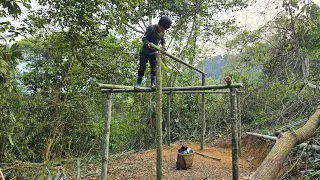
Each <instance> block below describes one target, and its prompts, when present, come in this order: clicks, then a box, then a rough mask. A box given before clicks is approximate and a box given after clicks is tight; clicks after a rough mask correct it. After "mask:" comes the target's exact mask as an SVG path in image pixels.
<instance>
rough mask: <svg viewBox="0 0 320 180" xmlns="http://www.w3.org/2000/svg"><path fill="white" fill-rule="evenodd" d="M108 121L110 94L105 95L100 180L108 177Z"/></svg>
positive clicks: (109, 115) (109, 119)
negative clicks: (105, 104)
mask: <svg viewBox="0 0 320 180" xmlns="http://www.w3.org/2000/svg"><path fill="white" fill-rule="evenodd" d="M110 121H111V94H110V93H107V106H106V117H105V121H104V139H103V153H102V169H101V180H106V179H107V177H108V174H107V172H108V156H109V137H110Z"/></svg>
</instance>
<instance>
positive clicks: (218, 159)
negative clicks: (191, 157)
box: [194, 152, 221, 161]
mask: <svg viewBox="0 0 320 180" xmlns="http://www.w3.org/2000/svg"><path fill="white" fill-rule="evenodd" d="M194 153H196V154H198V155H201V156H204V157H208V158H211V159H214V160H217V161H220V160H221V159H220V158H216V157H213V156H209V155H206V154H202V153H199V152H194Z"/></svg>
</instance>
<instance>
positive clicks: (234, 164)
mask: <svg viewBox="0 0 320 180" xmlns="http://www.w3.org/2000/svg"><path fill="white" fill-rule="evenodd" d="M230 111H231V123H232V126H231V127H232V179H233V180H237V179H239V171H238V127H237V99H236V89H235V88H230Z"/></svg>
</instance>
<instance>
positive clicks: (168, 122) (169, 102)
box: [167, 94, 171, 147]
mask: <svg viewBox="0 0 320 180" xmlns="http://www.w3.org/2000/svg"><path fill="white" fill-rule="evenodd" d="M170 110H171V94H168V95H167V145H168V146H169V147H170V143H171V136H170V135H171V133H170V128H171V127H170V118H171V117H170Z"/></svg>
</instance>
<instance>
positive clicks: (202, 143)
mask: <svg viewBox="0 0 320 180" xmlns="http://www.w3.org/2000/svg"><path fill="white" fill-rule="evenodd" d="M205 80H206V79H205V74H202V86H204V85H205ZM204 94H205V93H202V104H201V115H202V118H201V120H202V121H201V150H203V145H204V136H205V133H206V119H205V99H204V98H205V96H204Z"/></svg>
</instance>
